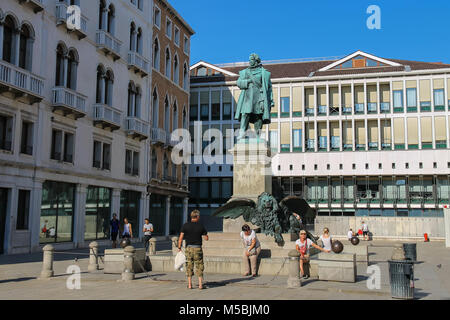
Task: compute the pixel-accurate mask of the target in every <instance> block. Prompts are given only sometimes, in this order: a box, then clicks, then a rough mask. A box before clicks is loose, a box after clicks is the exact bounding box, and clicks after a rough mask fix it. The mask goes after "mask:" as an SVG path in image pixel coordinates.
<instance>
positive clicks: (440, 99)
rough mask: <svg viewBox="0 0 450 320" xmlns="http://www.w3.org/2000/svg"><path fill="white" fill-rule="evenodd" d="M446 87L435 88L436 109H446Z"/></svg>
mask: <svg viewBox="0 0 450 320" xmlns="http://www.w3.org/2000/svg"><path fill="white" fill-rule="evenodd" d="M444 110H445V103H444V89H436V90H434V111H444Z"/></svg>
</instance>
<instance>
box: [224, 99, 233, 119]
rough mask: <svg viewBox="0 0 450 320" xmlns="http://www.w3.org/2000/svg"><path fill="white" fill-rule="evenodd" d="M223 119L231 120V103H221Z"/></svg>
mask: <svg viewBox="0 0 450 320" xmlns="http://www.w3.org/2000/svg"><path fill="white" fill-rule="evenodd" d="M223 120H231V103H224V104H223Z"/></svg>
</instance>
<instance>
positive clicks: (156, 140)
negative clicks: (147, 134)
mask: <svg viewBox="0 0 450 320" xmlns="http://www.w3.org/2000/svg"><path fill="white" fill-rule="evenodd" d="M166 141H167V140H166V131H165V130H164V129H161V128H152V130H151V142H152V143H153V144H161V145H164V144H166Z"/></svg>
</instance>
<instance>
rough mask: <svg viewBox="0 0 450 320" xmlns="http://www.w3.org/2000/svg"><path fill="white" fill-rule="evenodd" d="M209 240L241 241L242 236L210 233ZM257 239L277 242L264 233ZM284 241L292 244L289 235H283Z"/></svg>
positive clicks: (258, 235) (257, 235)
mask: <svg viewBox="0 0 450 320" xmlns="http://www.w3.org/2000/svg"><path fill="white" fill-rule="evenodd" d="M208 236H209V239H210V240H239V239H241V238H240V234H239V233H231V232H223V233H222V232H210V233H208ZM256 237H257V238H258V240H259V241H260V242H261V241H264V242H273V243H276V242H275V238H274V237H272V236H267V235H265V234H263V233H257V234H256ZM283 239H284V241H285V242H286V243H287V242H291V235H290V234H288V233H285V234H283Z"/></svg>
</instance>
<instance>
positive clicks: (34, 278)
mask: <svg viewBox="0 0 450 320" xmlns="http://www.w3.org/2000/svg"><path fill="white" fill-rule="evenodd" d="M36 279H37V278H36V277H25V278H17V279H6V280H0V284H2V283H9V282H23V281H29V280H36Z"/></svg>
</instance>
